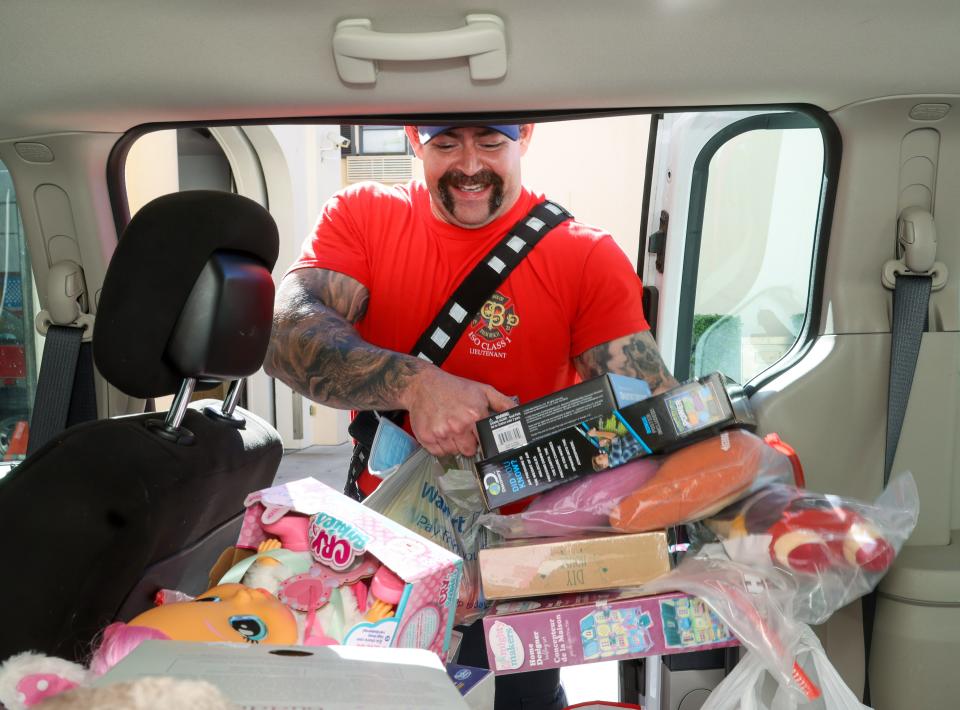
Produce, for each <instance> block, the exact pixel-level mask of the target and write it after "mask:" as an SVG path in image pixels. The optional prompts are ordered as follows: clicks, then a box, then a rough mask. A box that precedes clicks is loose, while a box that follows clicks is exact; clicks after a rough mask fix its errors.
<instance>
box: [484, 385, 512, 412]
mask: <svg viewBox="0 0 960 710" xmlns="http://www.w3.org/2000/svg"><path fill="white" fill-rule="evenodd" d="M487 404H488V405H489V407H490V411H492V412H505V411H507V410H508V409H513V408H514V407H516V406H517V403H516V402H514V401H513V399H512V398H511V397H507V395H505V394H503V393H502V392H498V391H497V390H495V389H494V388H493V387H488V388H487Z"/></svg>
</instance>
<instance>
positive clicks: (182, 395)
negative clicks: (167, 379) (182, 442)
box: [164, 377, 197, 430]
mask: <svg viewBox="0 0 960 710" xmlns="http://www.w3.org/2000/svg"><path fill="white" fill-rule="evenodd" d="M196 386H197V381H196V379H195V378H193V377H187V378H186V379H184V381H183V382H182V383H180V391H179V392H177V396H176V397H175V398H174V400H173V404H172V405H171V406H170V411H169V412H167V418H166V420H165V421H164V424H165V425H166V426H167V427H168V428H169V429H173V430H176V429H179V428H180V425H181V424H182V423H183V417H184V415H186V413H187V405H189V404H190V397H192V396H193V390H194V388H195V387H196Z"/></svg>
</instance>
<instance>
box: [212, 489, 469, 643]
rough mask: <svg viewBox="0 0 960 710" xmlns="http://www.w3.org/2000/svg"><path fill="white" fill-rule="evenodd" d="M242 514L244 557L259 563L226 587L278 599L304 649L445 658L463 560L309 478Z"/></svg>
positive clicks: (253, 498) (264, 495) (256, 497)
mask: <svg viewBox="0 0 960 710" xmlns="http://www.w3.org/2000/svg"><path fill="white" fill-rule="evenodd" d="M245 505H246V507H247V510H246V513H245V515H244V519H243V528H242V530H241V533H240V538H239V540H238V542H237V547H238V548H245V549H246V550H250V551H255V554H253V556H251V557H247V558H246V559H244V560H243V561H242V562H241V563H239V564H237V565H235V566H234V567H233V568H232V569H230V571H229V572H228V573H227V575H226V576H224V578H223V579H221V580H220V582H221V583H226V582H241V583H243V584H247V585H249V586H254V587H259V588H266V589H267V590H268V591H273V592H274V593H275V594H276V595H277V597H278V598H279V599H280V601H281V602H283V603H284V604H286V605H287V606H288V607H290V608H291V609H292V610H293V611H294V612H295V614H297V615H298V624H299V626H300V627H301V638H302V643H304V644H306V645H328V644H341V645H345V646H379V647H386V646H400V647H408V648H425V649H429V650H431V651H434V652H436V653H437V654H439V655H441V657H443V655H444V654H445V652H446V650H447V648H448V646H449V644H450V634H451V630H452V627H453V616H454V611H455V610H456V604H457V589H458V585H459V583H460V578H461V574H462V569H461V565H462V560H461V559H460V558H459V557H457V556H456V555H454V554H453V553H452V552H449V551H447V550H445V549H444V548H442V547H440V546H438V545H436V544H434V543H433V542H431V541H430V540H427V539H425V538H423V537H421V536H420V535H417V534H416V533H414V532H411V531H409V530H407V529H406V528H405V527H403V526H402V525H398V524H397V523H394V522H393V521H392V520H390V519H388V518H386V517H384V516H383V515H380V514H379V513H377V512H375V511H373V510H370V509H369V508H367V507H365V506H363V505H361V504H360V503H358V502H356V501H354V500H352V499H350V498H348V497H346V496H345V495H343V494H341V493H338V492H337V491H335V490H333V489H332V488H330V487H328V486H325V485H324V484H322V483H320V482H319V481H316V480H314V479H312V478H304V479H301V480H299V481H293V482H291V483H286V484H283V485H280V486H274V487H273V488H267V489H264V490H261V491H257V492H255V493H251V494H250V495H249V496H247V500H246V501H245ZM248 554H249V553H248ZM271 583H272V586H273V588H271Z"/></svg>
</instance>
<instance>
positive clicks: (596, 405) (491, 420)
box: [477, 374, 650, 458]
mask: <svg viewBox="0 0 960 710" xmlns="http://www.w3.org/2000/svg"><path fill="white" fill-rule="evenodd" d="M649 396H650V386H649V385H648V384H647V383H646V382H644V381H643V380H638V379H636V378H634V377H626V376H624V375H613V374H608V375H602V376H600V377H595V378H593V379H592V380H587V381H586V382H581V383H580V384H577V385H574V386H573V387H567V388H566V389H562V390H560V391H559V392H554V393H553V394H550V395H547V396H546V397H541V398H540V399H536V400H534V401H532V402H528V403H527V404H522V405H520V406H519V407H514V408H513V409H508V410H507V411H506V412H500V413H499V414H494V415H493V416H491V417H487V418H486V419H481V420H480V421H479V422H477V435H478V437H479V439H480V449H481V451H483V457H484V458H491V457H493V456H496V455H497V454H502V453H505V452H507V451H511V450H513V449H517V448H520V447H522V446H526V445H527V444H529V443H530V442H531V441H538V440H540V439H545V438H546V437H548V436H552V435H554V434H556V433H558V432H561V431H563V430H564V429H567V428H568V427H572V426H577V424H579V423H580V422H582V421H586V420H588V419H593V418H595V417H601V416H604V415H607V414H609V413H610V412H612V411H613V410H615V409H623V408H624V407H627V406H629V405H631V404H635V403H636V402H639V401H640V400H643V399H646V398H647V397H649Z"/></svg>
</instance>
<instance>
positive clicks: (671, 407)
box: [664, 384, 725, 436]
mask: <svg viewBox="0 0 960 710" xmlns="http://www.w3.org/2000/svg"><path fill="white" fill-rule="evenodd" d="M664 403H665V405H666V409H667V412H668V413H669V414H670V421H671V422H672V424H673V429H674V431H675V432H676V433H677V435H679V436H683V435H685V434H689V433H690V432H693V431H697V430H698V429H703V428H704V427H707V426H710V425H711V424H714V423H716V422H718V421H720V420H721V419H723V418H724V416H725V412H724V409H723V406H722V405H721V403H720V400H719V399H718V398H717V395H716V393H715V392H714V391H713V388H712V387H711V386H710V385H709V384H697V385H693V386H690V387H684V388H682V389H681V390H680V391H679V392H677V393H676V394H669V393H668V394H667V396H666V397H664Z"/></svg>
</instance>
